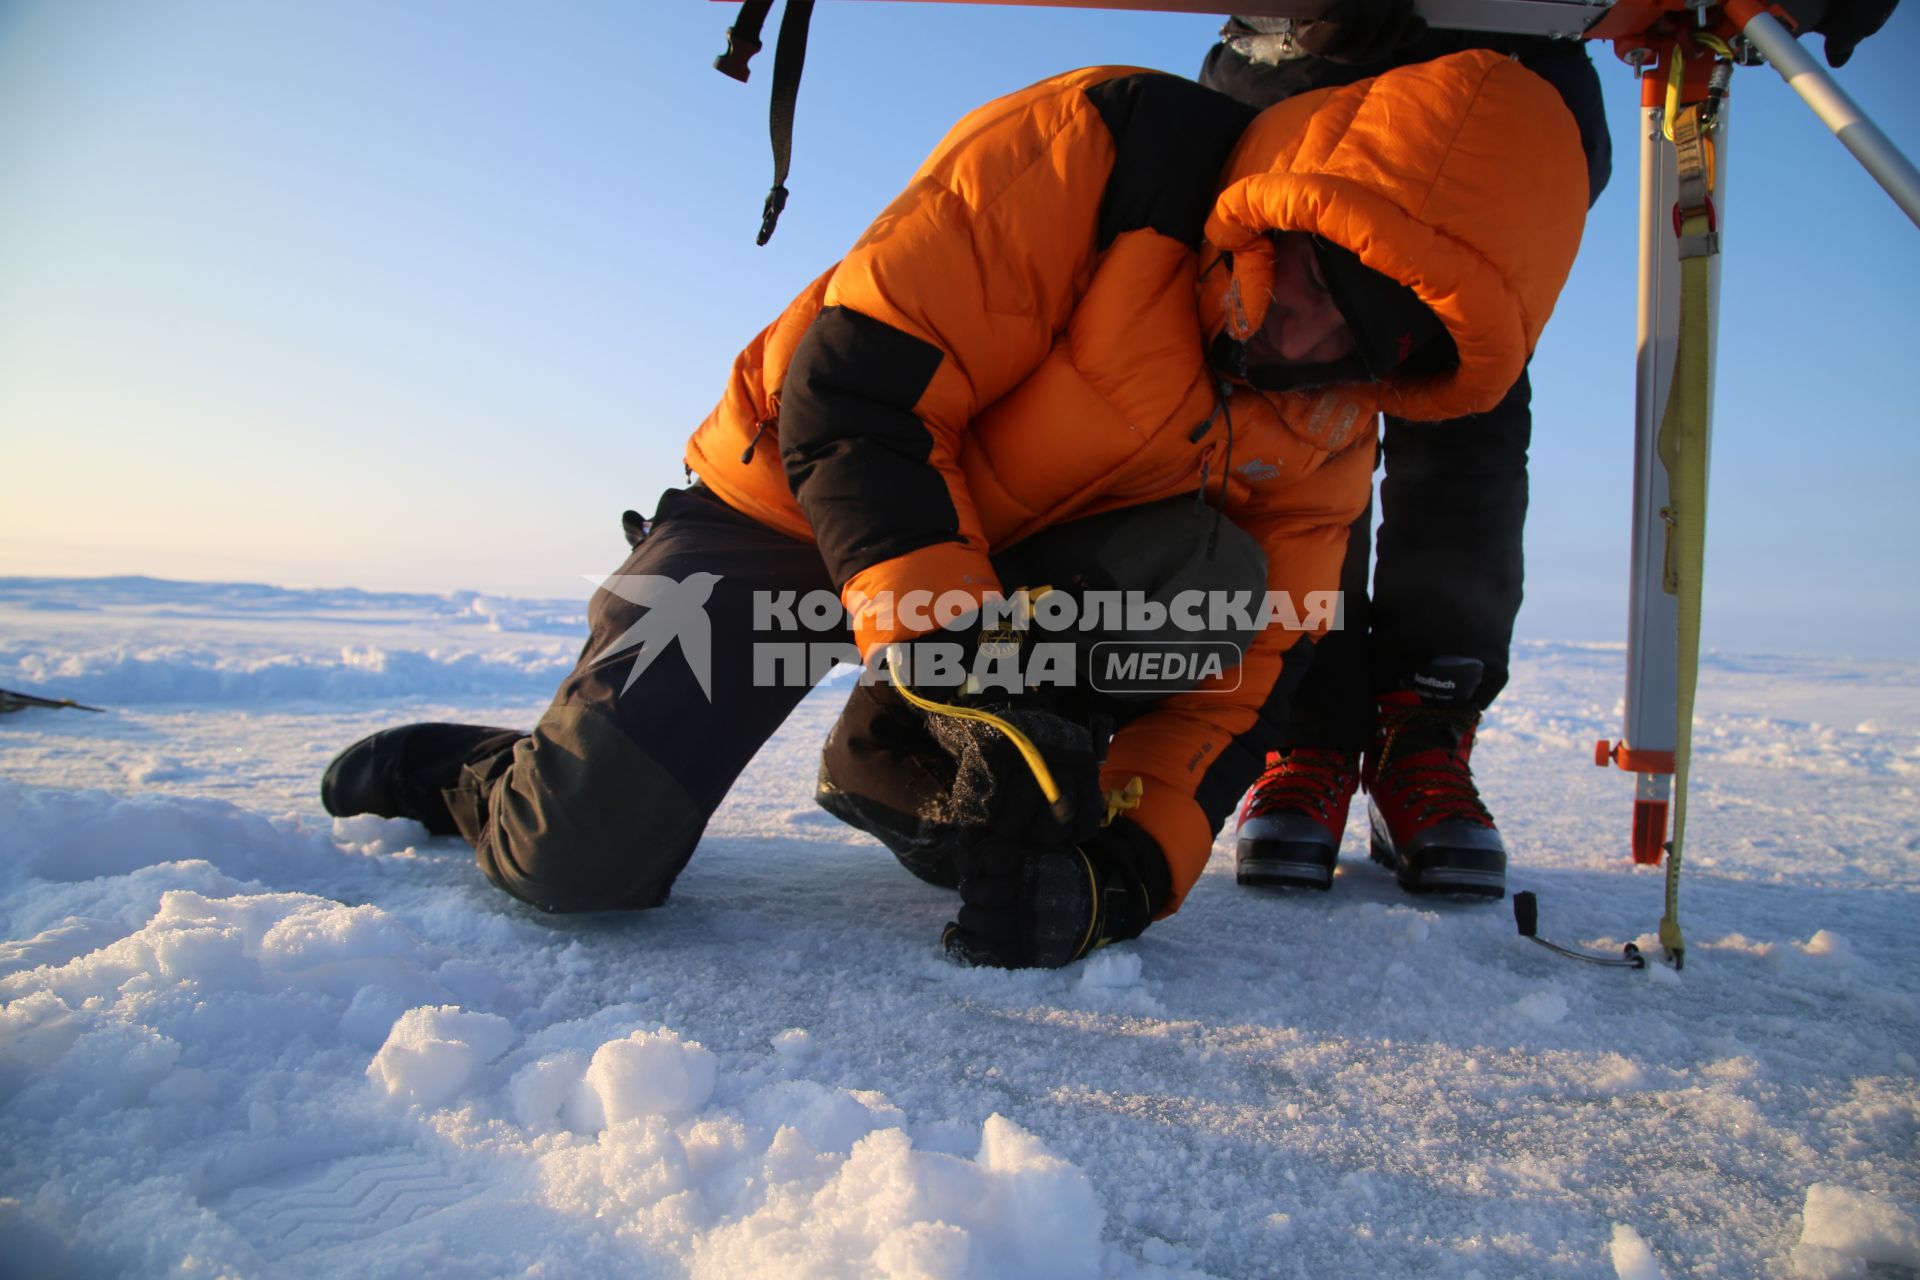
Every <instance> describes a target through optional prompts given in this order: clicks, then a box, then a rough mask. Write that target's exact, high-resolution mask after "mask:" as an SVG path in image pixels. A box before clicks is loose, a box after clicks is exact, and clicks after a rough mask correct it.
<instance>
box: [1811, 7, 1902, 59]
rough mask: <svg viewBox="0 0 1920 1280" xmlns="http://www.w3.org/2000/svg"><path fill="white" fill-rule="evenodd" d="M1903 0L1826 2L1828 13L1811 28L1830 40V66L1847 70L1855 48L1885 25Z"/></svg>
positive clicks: (1828, 51)
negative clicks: (1895, 7) (1848, 61)
mask: <svg viewBox="0 0 1920 1280" xmlns="http://www.w3.org/2000/svg"><path fill="white" fill-rule="evenodd" d="M1899 2H1900V0H1827V10H1826V12H1825V13H1823V14H1821V15H1820V20H1819V21H1818V22H1816V23H1814V24H1813V25H1812V26H1811V27H1809V28H1808V30H1810V31H1818V32H1819V33H1820V34H1821V35H1823V36H1825V37H1826V38H1827V65H1828V66H1830V67H1844V66H1846V65H1847V59H1849V58H1851V57H1852V56H1853V48H1854V46H1855V45H1857V44H1859V43H1860V42H1861V41H1862V40H1865V39H1866V38H1867V37H1868V36H1870V35H1872V34H1873V33H1874V32H1876V31H1878V30H1879V29H1880V28H1881V27H1883V26H1885V25H1886V22H1887V19H1888V18H1890V17H1892V16H1893V7H1894V6H1895V5H1896V4H1898V3H1899Z"/></svg>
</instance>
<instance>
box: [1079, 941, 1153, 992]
mask: <svg viewBox="0 0 1920 1280" xmlns="http://www.w3.org/2000/svg"><path fill="white" fill-rule="evenodd" d="M1139 981H1140V955H1139V953H1138V952H1136V951H1099V952H1095V953H1094V954H1093V955H1091V956H1089V957H1087V961H1086V963H1085V964H1083V965H1081V966H1080V986H1081V987H1082V989H1086V990H1093V991H1117V990H1120V989H1122V988H1125V987H1131V986H1135V985H1137V984H1138V983H1139Z"/></svg>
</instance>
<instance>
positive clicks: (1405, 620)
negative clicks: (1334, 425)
mask: <svg viewBox="0 0 1920 1280" xmlns="http://www.w3.org/2000/svg"><path fill="white" fill-rule="evenodd" d="M1532 398H1533V388H1532V384H1531V383H1530V382H1529V381H1528V378H1527V375H1526V373H1524V372H1522V373H1521V375H1520V380H1519V382H1517V383H1515V384H1514V387H1513V389H1512V390H1511V391H1509V392H1508V393H1507V396H1506V398H1505V399H1504V400H1502V401H1501V402H1500V403H1499V404H1498V405H1497V406H1495V407H1494V408H1493V409H1492V410H1490V411H1488V412H1486V413H1483V414H1479V415H1477V416H1475V417H1471V418H1460V419H1457V420H1455V421H1452V422H1432V423H1430V422H1402V421H1400V420H1398V419H1395V418H1389V419H1387V425H1386V433H1385V436H1384V438H1383V445H1382V449H1381V459H1382V465H1383V467H1384V469H1385V474H1384V476H1383V477H1382V479H1381V482H1380V509H1381V522H1380V532H1379V538H1378V563H1377V564H1374V565H1373V584H1372V591H1371V592H1369V591H1368V584H1367V570H1368V567H1369V562H1370V559H1371V557H1370V556H1369V554H1368V553H1369V551H1370V550H1371V549H1372V548H1373V546H1374V543H1375V538H1374V536H1373V513H1372V511H1371V510H1369V511H1368V512H1367V513H1366V514H1365V515H1363V516H1361V517H1360V518H1359V519H1358V520H1356V521H1354V522H1353V525H1352V526H1351V528H1350V529H1349V531H1348V537H1347V555H1346V560H1345V561H1344V563H1343V564H1342V566H1341V570H1340V574H1341V583H1340V585H1341V589H1342V590H1343V591H1344V592H1345V595H1346V626H1345V628H1344V629H1343V630H1341V631H1336V632H1331V633H1329V634H1328V635H1327V636H1326V638H1325V639H1323V640H1321V641H1319V642H1318V643H1316V644H1315V645H1314V651H1313V660H1312V663H1311V664H1310V665H1309V666H1308V668H1307V671H1306V675H1305V677H1304V678H1303V679H1302V681H1301V683H1300V687H1299V689H1298V691H1297V692H1296V693H1295V695H1294V698H1293V701H1292V702H1291V704H1290V705H1289V707H1288V724H1287V741H1288V742H1289V743H1292V744H1295V745H1302V746H1327V747H1336V748H1339V749H1342V750H1347V751H1358V750H1360V749H1362V748H1363V747H1364V746H1365V745H1366V744H1367V743H1368V741H1370V740H1371V738H1372V736H1373V720H1374V699H1375V698H1376V697H1378V696H1379V694H1381V693H1383V692H1386V691H1388V690H1392V689H1398V688H1406V687H1409V684H1410V681H1411V677H1412V675H1413V673H1414V672H1415V671H1417V670H1418V669H1419V668H1420V667H1421V666H1423V665H1424V664H1425V663H1426V662H1427V661H1429V660H1430V659H1432V658H1436V657H1441V656H1454V657H1467V658H1478V659H1479V660H1480V661H1481V663H1482V664H1483V665H1484V668H1485V670H1484V673H1483V674H1482V676H1481V679H1480V684H1479V687H1478V688H1477V689H1476V690H1475V692H1474V696H1473V699H1472V700H1473V702H1474V703H1475V704H1476V705H1477V706H1479V707H1480V708H1481V709H1482V710H1484V709H1485V708H1486V707H1488V706H1490V705H1492V703H1493V700H1494V699H1495V698H1496V697H1498V696H1499V694H1500V691H1501V689H1503V688H1505V687H1506V683H1507V675H1508V665H1507V663H1508V656H1507V655H1508V649H1509V648H1510V646H1511V645H1512V642H1513V623H1514V618H1515V617H1516V616H1517V615H1518V614H1519V612H1520V600H1521V583H1522V580H1523V577H1524V570H1525V566H1524V554H1523V550H1522V534H1523V532H1524V530H1525V526H1526V521H1527V447H1528V444H1529V442H1530V440H1531V437H1532V429H1533V415H1532V408H1531V402H1532Z"/></svg>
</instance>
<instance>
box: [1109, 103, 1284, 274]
mask: <svg viewBox="0 0 1920 1280" xmlns="http://www.w3.org/2000/svg"><path fill="white" fill-rule="evenodd" d="M1087 99H1088V101H1090V102H1092V103H1093V105H1094V109H1095V110H1097V111H1099V113H1100V118H1101V119H1102V120H1104V121H1106V125H1107V131H1108V132H1109V133H1111V134H1112V135H1113V144H1114V148H1115V150H1116V151H1117V152H1118V153H1119V154H1118V156H1117V157H1116V158H1115V160H1114V165H1113V173H1112V174H1111V175H1110V176H1109V177H1108V178H1107V190H1106V194H1105V196H1103V197H1102V199H1101V201H1100V243H1099V247H1100V248H1102V249H1105V248H1106V247H1107V246H1108V245H1110V244H1112V243H1113V240H1114V237H1115V236H1118V235H1119V234H1120V233H1121V232H1123V231H1135V230H1138V229H1139V228H1141V227H1151V228H1152V229H1153V230H1155V231H1158V232H1159V233H1160V234H1161V235H1164V236H1170V237H1172V238H1173V239H1175V240H1178V241H1180V242H1181V243H1182V244H1186V245H1191V246H1193V247H1194V248H1196V249H1197V248H1199V247H1200V234H1201V232H1202V231H1203V230H1204V229H1205V227H1206V223H1207V214H1208V212H1209V211H1210V210H1212V208H1213V197H1214V195H1215V194H1216V192H1217V188H1218V183H1219V181H1220V171H1221V170H1222V169H1223V168H1225V167H1226V164H1227V156H1228V155H1230V154H1231V153H1232V151H1233V144H1234V143H1235V142H1237V141H1239V139H1240V134H1241V133H1242V132H1243V131H1244V130H1245V129H1246V127H1247V124H1248V123H1249V122H1250V121H1251V120H1252V119H1253V117H1254V114H1255V113H1254V112H1253V111H1252V110H1250V109H1249V108H1247V107H1245V106H1242V105H1241V104H1240V103H1237V102H1235V101H1234V100H1233V99H1231V98H1229V97H1227V96H1226V95H1225V94H1220V93H1215V92H1214V91H1213V90H1211V89H1203V88H1201V87H1200V86H1199V85H1197V84H1195V83H1193V81H1191V80H1182V79H1180V78H1179V77H1178V76H1169V75H1160V74H1156V73H1142V74H1140V75H1132V76H1122V77H1120V78H1119V79H1118V80H1108V81H1106V82H1105V83H1103V84H1097V85H1095V86H1093V88H1091V89H1089V90H1087Z"/></svg>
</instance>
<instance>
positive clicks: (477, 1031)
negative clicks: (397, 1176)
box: [367, 1004, 514, 1107]
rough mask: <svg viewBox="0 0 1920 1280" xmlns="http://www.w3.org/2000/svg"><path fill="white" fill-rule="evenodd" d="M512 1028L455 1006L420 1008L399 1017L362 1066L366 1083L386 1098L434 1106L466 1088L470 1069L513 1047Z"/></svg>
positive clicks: (500, 1020)
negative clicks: (371, 1084)
mask: <svg viewBox="0 0 1920 1280" xmlns="http://www.w3.org/2000/svg"><path fill="white" fill-rule="evenodd" d="M513 1036H514V1031H513V1024H512V1023H511V1022H508V1021H507V1020H506V1019H505V1018H502V1017H498V1016H496V1015H494V1014H491V1013H468V1012H465V1011H464V1010H462V1009H461V1008H460V1007H459V1006H458V1005H450V1004H443V1005H423V1006H422V1007H420V1008H418V1009H409V1010H407V1011H406V1012H405V1013H403V1014H401V1015H400V1020H399V1021H398V1022H396V1023H394V1024H393V1030H392V1031H390V1032H388V1033H387V1042H386V1043H385V1044H383V1045H381V1046H380V1051H379V1052H378V1053H376V1054H374V1055H373V1061H372V1062H370V1063H368V1064H367V1078H368V1079H369V1080H371V1081H373V1083H374V1086H375V1087H376V1088H378V1089H380V1090H381V1091H382V1092H383V1093H384V1094H385V1095H386V1096H387V1097H389V1098H393V1099H395V1100H397V1101H399V1102H402V1103H406V1104H410V1105H413V1106H421V1107H436V1106H439V1105H440V1104H441V1103H443V1102H447V1101H449V1100H450V1099H452V1098H454V1097H456V1096H457V1095H458V1094H459V1093H460V1091H461V1090H462V1089H464V1088H466V1087H467V1081H468V1080H470V1079H472V1077H473V1073H474V1071H475V1069H476V1068H478V1067H480V1066H482V1065H484V1064H486V1063H488V1062H492V1061H493V1060H494V1059H495V1058H497V1057H499V1056H500V1055H501V1054H502V1053H505V1052H506V1050H507V1046H508V1045H510V1044H512V1043H513Z"/></svg>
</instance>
